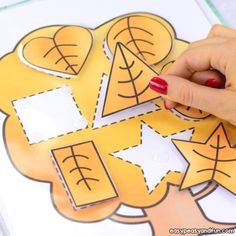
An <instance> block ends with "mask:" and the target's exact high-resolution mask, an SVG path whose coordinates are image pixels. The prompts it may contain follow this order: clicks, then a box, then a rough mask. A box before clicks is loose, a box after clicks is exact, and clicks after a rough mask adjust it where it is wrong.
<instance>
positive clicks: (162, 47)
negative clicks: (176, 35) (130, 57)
mask: <svg viewBox="0 0 236 236" xmlns="http://www.w3.org/2000/svg"><path fill="white" fill-rule="evenodd" d="M165 23H166V22H165ZM165 23H164V22H162V21H161V18H160V20H157V19H153V18H151V17H146V16H140V15H133V16H128V17H125V18H122V19H121V20H119V21H117V22H116V23H115V24H114V25H113V26H112V27H111V29H110V31H109V32H108V35H107V45H108V47H109V49H110V51H111V52H112V53H114V51H115V47H116V43H118V42H121V43H123V44H124V45H125V46H126V47H127V48H129V49H130V50H131V51H132V52H134V53H135V54H136V55H137V56H138V57H140V59H142V60H143V61H145V62H147V63H148V64H150V65H155V64H157V63H158V62H160V61H162V60H163V59H164V58H166V57H167V56H168V54H169V53H170V51H171V48H172V36H171V33H170V32H169V29H168V28H167V26H166V25H165Z"/></svg>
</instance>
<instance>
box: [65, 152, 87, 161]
mask: <svg viewBox="0 0 236 236" xmlns="http://www.w3.org/2000/svg"><path fill="white" fill-rule="evenodd" d="M74 156H75V157H83V158H85V159H89V157H88V156H85V155H81V154H75V155H74ZM74 156H73V155H70V156H68V157H65V159H64V160H63V163H65V162H66V161H67V160H68V159H70V158H73V157H74Z"/></svg>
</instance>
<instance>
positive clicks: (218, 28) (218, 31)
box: [207, 24, 236, 38]
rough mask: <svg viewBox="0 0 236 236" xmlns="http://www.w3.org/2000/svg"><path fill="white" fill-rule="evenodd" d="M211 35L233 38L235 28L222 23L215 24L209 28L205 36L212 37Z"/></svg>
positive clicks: (235, 34)
mask: <svg viewBox="0 0 236 236" xmlns="http://www.w3.org/2000/svg"><path fill="white" fill-rule="evenodd" d="M212 37H224V38H235V37H236V30H234V29H232V28H229V27H227V26H224V25H220V24H216V25H214V26H213V27H212V28H211V30H210V32H209V34H208V36H207V38H212Z"/></svg>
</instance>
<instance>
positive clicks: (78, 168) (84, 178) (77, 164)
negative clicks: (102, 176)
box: [70, 146, 98, 191]
mask: <svg viewBox="0 0 236 236" xmlns="http://www.w3.org/2000/svg"><path fill="white" fill-rule="evenodd" d="M70 150H71V153H72V158H73V160H74V163H75V166H76V169H77V170H78V172H79V174H80V176H81V179H80V180H78V181H77V182H76V184H77V185H79V184H80V183H81V182H84V184H85V185H86V187H87V188H88V190H89V191H91V190H92V189H91V187H90V185H89V183H88V180H95V179H93V178H87V177H85V175H84V173H83V171H82V170H81V168H80V165H79V162H78V160H77V158H76V156H75V152H74V148H73V146H71V147H70ZM79 156H80V155H79ZM96 181H98V179H96Z"/></svg>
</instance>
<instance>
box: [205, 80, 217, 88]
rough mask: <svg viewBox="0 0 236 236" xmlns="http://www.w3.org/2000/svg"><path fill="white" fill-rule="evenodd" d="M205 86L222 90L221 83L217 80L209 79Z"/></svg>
mask: <svg viewBox="0 0 236 236" xmlns="http://www.w3.org/2000/svg"><path fill="white" fill-rule="evenodd" d="M205 86H207V87H211V88H220V87H221V83H220V81H219V80H217V79H208V80H207V81H206V82H205Z"/></svg>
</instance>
